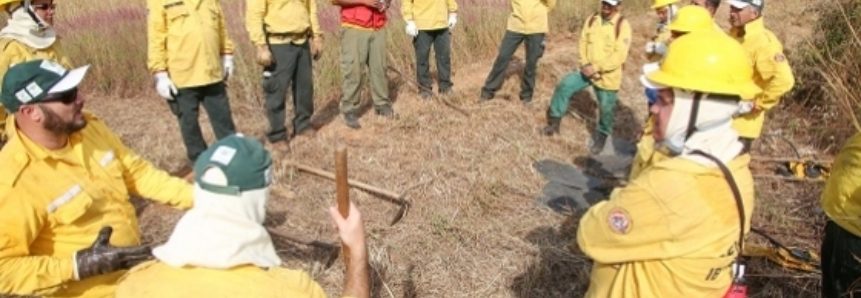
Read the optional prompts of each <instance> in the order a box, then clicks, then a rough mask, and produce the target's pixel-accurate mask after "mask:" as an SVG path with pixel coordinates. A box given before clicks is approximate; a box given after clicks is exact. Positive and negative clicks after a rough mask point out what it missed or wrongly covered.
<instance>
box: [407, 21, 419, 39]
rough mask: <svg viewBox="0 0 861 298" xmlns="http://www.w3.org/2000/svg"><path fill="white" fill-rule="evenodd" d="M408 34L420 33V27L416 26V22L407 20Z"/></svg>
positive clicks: (415, 34) (416, 34) (413, 35)
mask: <svg viewBox="0 0 861 298" xmlns="http://www.w3.org/2000/svg"><path fill="white" fill-rule="evenodd" d="M407 35H409V36H412V37H416V36H418V35H419V28H418V27H416V22H413V21H407Z"/></svg>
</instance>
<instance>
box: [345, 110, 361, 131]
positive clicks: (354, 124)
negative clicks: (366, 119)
mask: <svg viewBox="0 0 861 298" xmlns="http://www.w3.org/2000/svg"><path fill="white" fill-rule="evenodd" d="M344 122H345V123H346V124H347V127H349V128H352V129H360V128H362V126H361V125H359V117H358V116H357V115H356V112H346V113H344Z"/></svg>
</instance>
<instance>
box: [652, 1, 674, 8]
mask: <svg viewBox="0 0 861 298" xmlns="http://www.w3.org/2000/svg"><path fill="white" fill-rule="evenodd" d="M679 1H680V0H655V2H652V9H657V8H661V7H664V6H667V5H670V4H673V3H676V2H679Z"/></svg>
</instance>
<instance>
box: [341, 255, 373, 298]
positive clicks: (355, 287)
mask: <svg viewBox="0 0 861 298" xmlns="http://www.w3.org/2000/svg"><path fill="white" fill-rule="evenodd" d="M347 270H348V272H347V281H346V282H345V284H344V295H343V296H344V297H356V298H368V297H370V296H371V286H370V284H371V282H370V272H369V265H368V251H367V249H365V247H361V249H356V250H354V249H352V248H351V251H350V265H349V266H348V267H347Z"/></svg>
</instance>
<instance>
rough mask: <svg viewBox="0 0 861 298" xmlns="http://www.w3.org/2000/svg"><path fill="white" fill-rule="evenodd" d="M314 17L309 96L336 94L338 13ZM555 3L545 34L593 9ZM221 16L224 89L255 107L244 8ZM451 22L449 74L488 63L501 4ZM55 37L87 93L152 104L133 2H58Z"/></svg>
mask: <svg viewBox="0 0 861 298" xmlns="http://www.w3.org/2000/svg"><path fill="white" fill-rule="evenodd" d="M317 2H318V3H317V5H318V15H319V18H320V23H321V27H322V29H323V30H324V32H325V34H324V41H325V42H324V47H325V50H324V54H323V56H322V58H321V59H320V60H319V61H317V62H316V63H315V66H314V68H315V69H314V73H315V76H314V79H315V83H314V87H315V94H317V95H318V96H322V97H331V96H335V95H337V94H340V86H341V74H340V65H339V64H338V61H339V44H338V31H339V26H340V25H339V19H338V7H337V6H335V5H332V4H331V3H330V2H329V1H328V0H318V1H317ZM577 2H578V1H560V2H559V4H558V5H557V8H556V9H555V11H554V12H553V13H552V15H551V20H552V21H551V27H552V29H551V30H552V31H553V32H565V31H573V30H576V28H577V27H578V26H579V24H580V20H581V19H582V18H583V16H584V15H586V14H588V13H589V12H591V11H594V8H595V7H596V6H597V3H590V4H588V5H587V4H582V3H577ZM221 3H222V7H223V10H224V12H225V14H226V21H227V27H228V32H229V33H228V34H229V36H230V38H231V40H233V42H234V43H235V44H236V53H235V61H236V64H237V69H236V72H235V76H234V77H233V78H231V79H230V81H229V82H228V84H229V90H230V95H231V98H233V99H234V101H251V103H254V102H258V99H259V98H260V97H261V96H262V94H261V93H260V89H261V87H260V78H261V72H262V67H260V66H258V65H257V64H255V63H254V54H255V53H254V48H253V47H252V45H251V42H250V40H249V39H248V34H247V32H246V30H245V1H241V0H225V1H221ZM459 6H460V9H459V12H458V15H459V22H458V25H457V26H456V27H455V29H454V30H453V41H452V53H453V62H452V63H453V64H454V68H455V69H457V65H458V64H459V63H468V62H472V61H475V60H477V59H488V58H492V56H493V55H495V54H496V50H497V47H498V45H499V41H500V39H501V38H502V35H503V33H504V28H505V25H506V20H507V18H508V11H509V9H508V1H506V0H465V1H460V2H459ZM388 15H389V17H390V21H389V24H388V26H387V30H388V42H389V44H388V45H389V46H388V51H389V53H388V54H389V61H388V63H389V65H390V66H392V67H394V68H396V69H398V70H400V71H401V72H402V73H404V74H411V73H413V68H414V66H413V65H414V62H413V61H414V52H413V47H412V44H411V40H410V38H409V37H408V36H407V35H406V34H405V33H404V30H403V28H404V25H405V24H404V22H403V20H402V18H401V16H400V1H394V2H393V6H392V7H391V8H390V9H389V11H388ZM56 27H57V30H58V31H59V33H60V35H61V36H62V37H63V39H64V50H65V51H66V52H67V53H68V54H69V55H70V56H71V57H72V60H73V62H74V63H75V64H76V65H83V64H92V65H93V66H94V67H93V68H92V70H91V72H92V73H91V74H90V76H89V77H88V83H87V84H86V85H87V88H88V89H89V90H88V91H91V92H95V93H98V94H101V95H109V96H118V97H139V96H141V95H145V96H149V97H157V95H156V94H155V92H154V91H153V81H152V78H151V75H150V73H149V72H148V71H147V69H146V55H147V53H146V51H147V49H146V4H145V1H142V0H133V1H120V0H108V1H91V0H82V1H76V2H74V4H72V3H71V2H67V3H61V4H60V6H59V9H58V12H57V24H56Z"/></svg>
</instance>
